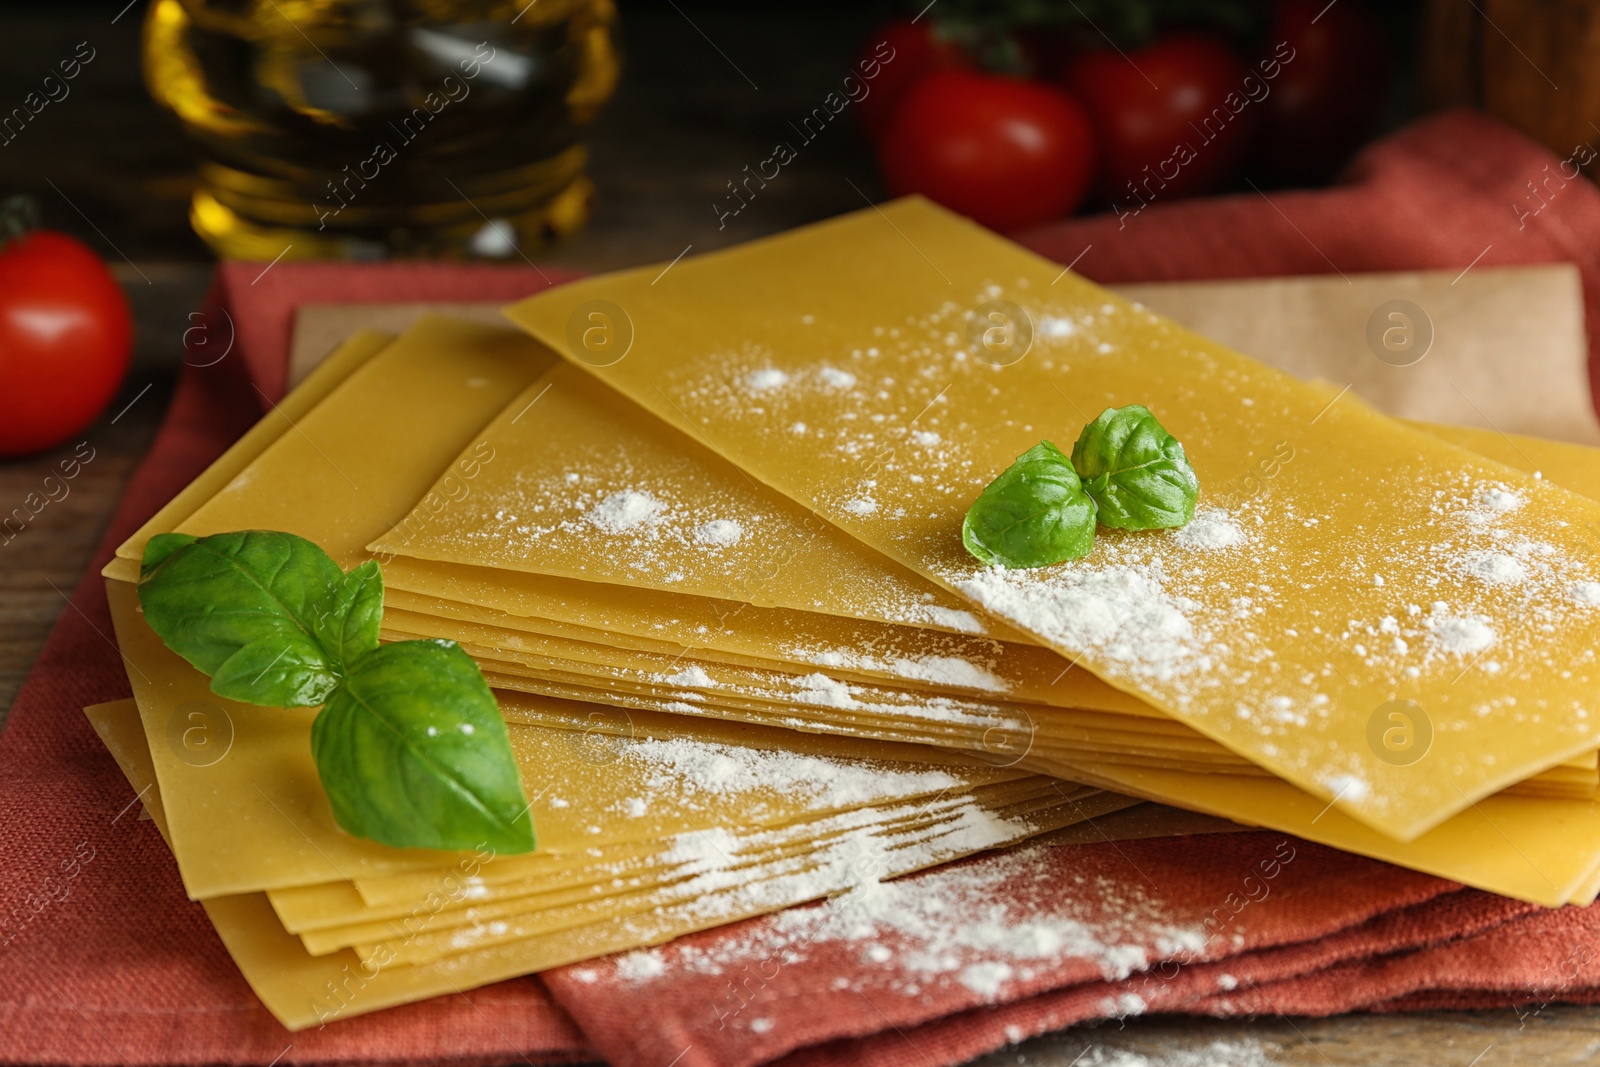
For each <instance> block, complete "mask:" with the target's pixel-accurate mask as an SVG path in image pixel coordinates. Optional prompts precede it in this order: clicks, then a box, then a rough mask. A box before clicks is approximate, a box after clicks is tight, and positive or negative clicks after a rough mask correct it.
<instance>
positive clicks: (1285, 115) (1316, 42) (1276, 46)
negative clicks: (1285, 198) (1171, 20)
mask: <svg viewBox="0 0 1600 1067" xmlns="http://www.w3.org/2000/svg"><path fill="white" fill-rule="evenodd" d="M1274 53H1276V54H1274ZM1291 57H1292V58H1291ZM1273 59H1277V60H1279V61H1280V70H1279V73H1278V76H1277V77H1276V78H1274V79H1273V81H1272V94H1271V95H1270V96H1268V97H1267V98H1266V99H1265V100H1263V101H1262V109H1261V132H1260V135H1259V138H1258V142H1257V162H1258V163H1259V164H1260V166H1261V168H1262V169H1263V170H1264V171H1266V172H1267V173H1268V174H1269V175H1271V176H1272V177H1274V178H1277V179H1280V180H1283V181H1289V182H1302V183H1310V182H1316V181H1319V180H1321V179H1324V178H1327V177H1329V176H1330V175H1332V174H1333V172H1334V171H1335V170H1337V169H1338V167H1339V165H1340V164H1341V163H1343V162H1344V161H1345V160H1346V159H1348V158H1349V157H1350V154H1351V153H1352V152H1354V151H1355V149H1356V148H1357V147H1359V146H1360V145H1361V143H1362V142H1363V141H1365V140H1366V139H1367V138H1368V137H1369V136H1370V135H1371V134H1372V131H1373V129H1374V128H1375V127H1376V125H1377V122H1378V118H1379V116H1380V115H1381V114H1382V112H1383V105H1384V103H1385V101H1386V99H1387V97H1388V89H1389V48H1388V45H1387V43H1386V42H1385V40H1384V35H1383V29H1382V27H1381V26H1379V25H1378V21H1377V19H1376V18H1374V17H1373V15H1372V13H1371V11H1369V10H1368V9H1367V8H1364V7H1362V6H1361V5H1360V4H1358V3H1357V2H1356V0H1345V2H1344V3H1340V4H1334V5H1333V6H1331V7H1329V6H1328V5H1327V3H1326V2H1325V0H1279V2H1278V3H1277V4H1276V5H1274V12H1273V26H1272V33H1271V35H1270V36H1269V37H1268V39H1267V56H1266V57H1265V58H1263V60H1262V62H1263V63H1269V62H1271V61H1272V60H1273ZM1266 69H1268V68H1266V67H1264V66H1263V67H1262V70H1263V71H1265V70H1266Z"/></svg>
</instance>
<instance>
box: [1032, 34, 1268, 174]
mask: <svg viewBox="0 0 1600 1067" xmlns="http://www.w3.org/2000/svg"><path fill="white" fill-rule="evenodd" d="M1247 73H1248V72H1247V71H1246V70H1245V67H1244V64H1243V63H1241V62H1240V61H1239V59H1238V57H1237V56H1235V55H1234V54H1233V52H1232V51H1231V50H1230V49H1229V48H1228V46H1227V45H1225V44H1223V43H1222V42H1220V41H1217V40H1215V39H1213V38H1210V37H1204V36H1199V35H1195V34H1179V35H1175V36H1172V37H1168V38H1165V39H1164V40H1160V41H1157V42H1156V43H1154V44H1152V45H1149V46H1148V47H1146V48H1141V49H1139V50H1138V51H1136V52H1131V53H1129V54H1128V55H1126V56H1124V55H1122V54H1121V53H1119V52H1114V51H1093V52H1084V53H1082V54H1080V55H1078V56H1076V57H1075V58H1074V59H1073V60H1072V61H1071V62H1069V63H1068V64H1067V68H1066V71H1065V73H1064V81H1065V82H1066V85H1067V87H1068V89H1070V90H1071V92H1072V93H1073V95H1075V96H1077V98H1078V99H1079V100H1082V101H1083V104H1084V107H1086V108H1087V109H1088V111H1089V117H1090V119H1091V120H1092V121H1093V122H1094V129H1095V133H1096V134H1097V135H1098V136H1099V140H1100V167H1099V173H1098V180H1097V184H1098V187H1099V191H1100V193H1101V195H1102V196H1105V197H1106V198H1107V199H1109V200H1112V201H1115V202H1119V203H1120V202H1123V201H1128V200H1129V199H1130V198H1133V197H1134V196H1136V195H1137V198H1138V199H1140V200H1148V199H1150V198H1152V197H1155V198H1160V199H1168V198H1172V197H1179V196H1193V195H1196V194H1198V193H1207V192H1210V191H1212V190H1213V189H1216V188H1218V187H1220V186H1221V185H1223V184H1224V183H1226V182H1227V181H1228V180H1229V179H1230V178H1232V177H1233V176H1234V174H1235V173H1236V171H1237V169H1238V167H1239V164H1240V163H1241V162H1242V160H1243V158H1244V155H1245V152H1246V151H1247V150H1248V148H1249V147H1250V140H1251V134H1252V133H1253V131H1254V127H1255V123H1256V121H1257V118H1258V113H1259V111H1260V105H1259V104H1258V103H1255V102H1254V101H1252V100H1251V99H1250V97H1249V95H1248V94H1249V92H1250V91H1254V92H1255V93H1256V95H1257V96H1259V95H1260V89H1259V88H1254V89H1253V90H1252V86H1251V85H1247V84H1246V82H1245V76H1246V74H1247ZM1259 83H1260V79H1259V77H1258V78H1257V79H1256V82H1255V83H1252V84H1253V85H1255V84H1259Z"/></svg>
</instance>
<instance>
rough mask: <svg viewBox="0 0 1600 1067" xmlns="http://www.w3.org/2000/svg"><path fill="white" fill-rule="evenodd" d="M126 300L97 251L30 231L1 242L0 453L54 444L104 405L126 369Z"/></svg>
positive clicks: (129, 337)
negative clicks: (4, 243)
mask: <svg viewBox="0 0 1600 1067" xmlns="http://www.w3.org/2000/svg"><path fill="white" fill-rule="evenodd" d="M132 348H133V321H132V319H131V318H130V316H129V314H128V300H127V298H126V297H125V296H123V295H122V290H121V289H120V288H119V287H118V286H117V283H116V280H115V279H114V278H112V277H111V272H110V271H108V270H107V269H106V265H105V264H104V263H103V262H101V260H100V257H99V256H97V255H95V254H94V253H93V252H92V251H90V250H89V248H88V246H86V245H84V244H83V243H82V242H81V241H78V240H75V239H74V238H71V237H68V236H67V235H66V234H63V233H52V232H50V231H48V230H34V231H31V232H29V233H25V234H23V235H22V236H20V237H16V238H14V239H12V240H11V241H10V242H8V243H7V244H6V245H5V246H4V248H3V249H0V455H4V456H19V455H24V454H26V453H29V452H38V451H40V450H41V449H45V448H49V447H50V446H52V445H58V444H60V443H61V442H62V441H65V440H66V439H67V438H69V437H71V436H72V435H73V434H75V433H77V432H78V431H79V430H81V429H83V428H84V427H85V426H87V425H89V424H90V423H91V422H93V421H94V420H95V417H96V416H98V415H99V414H100V412H102V411H104V410H105V407H106V405H107V404H108V403H110V402H111V398H112V397H113V396H115V395H116V392H117V387H118V386H120V385H121V384H122V376H123V375H124V374H126V373H127V370H128V356H129V353H130V352H131V350H132Z"/></svg>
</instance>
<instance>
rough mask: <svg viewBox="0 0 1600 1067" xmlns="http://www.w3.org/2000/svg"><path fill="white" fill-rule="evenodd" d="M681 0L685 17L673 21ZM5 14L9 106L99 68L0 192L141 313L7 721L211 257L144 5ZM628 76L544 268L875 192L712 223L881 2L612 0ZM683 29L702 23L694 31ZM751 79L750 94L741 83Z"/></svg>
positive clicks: (1471, 1020)
mask: <svg viewBox="0 0 1600 1067" xmlns="http://www.w3.org/2000/svg"><path fill="white" fill-rule="evenodd" d="M678 7H681V8H682V11H681V12H680V11H679V10H678ZM119 8H121V4H120V3H117V4H111V5H97V6H95V7H89V6H87V5H85V6H83V7H69V8H67V9H65V10H58V11H53V12H52V13H51V14H50V15H49V16H43V15H37V14H26V13H19V12H16V11H13V10H10V9H7V10H5V11H0V99H7V100H13V99H21V97H22V96H23V95H24V94H25V93H26V92H27V91H28V90H29V89H31V88H32V87H33V85H34V82H35V80H36V79H37V78H38V77H42V76H43V74H44V73H45V72H46V70H47V68H48V67H49V65H50V64H51V63H52V62H53V57H55V56H57V55H58V54H60V55H67V54H70V53H71V51H72V49H73V46H75V45H76V44H77V42H79V41H85V40H87V41H89V42H91V44H92V45H93V47H94V48H95V49H96V58H95V60H94V61H93V63H92V64H90V65H89V66H88V67H87V68H86V69H85V71H84V73H83V75H82V76H80V78H79V79H78V80H77V81H76V82H75V83H74V89H73V92H72V95H71V96H70V97H68V98H67V99H66V100H63V101H61V102H59V103H57V104H53V105H52V106H51V107H50V109H49V110H48V111H47V112H45V113H42V114H41V116H40V119H39V120H38V121H36V122H34V123H33V124H31V125H30V126H29V127H28V128H27V129H26V130H25V131H24V134H23V136H22V137H20V138H18V139H17V140H16V141H15V142H14V143H12V144H11V145H8V146H5V147H3V148H0V191H3V192H6V193H10V192H15V191H25V192H31V193H33V194H35V195H36V196H37V197H38V198H39V200H40V202H41V204H42V205H43V207H44V210H45V214H46V219H47V221H48V223H49V224H50V225H52V226H54V227H56V228H59V229H64V230H68V231H70V232H73V233H75V234H77V235H79V236H80V237H82V238H83V239H84V240H86V241H88V242H89V243H90V244H91V245H93V246H95V247H96V248H98V249H100V250H101V251H102V252H103V253H104V254H105V255H106V256H107V258H108V259H110V260H111V261H112V262H114V263H116V264H117V271H118V276H119V278H120V279H121V280H122V281H123V283H124V284H125V286H126V288H127V291H128V293H129V296H130V298H131V300H132V302H133V305H134V308H135V313H136V316H137V318H138V327H139V337H138V350H137V354H136V357H135V363H134V367H133V369H132V371H131V372H130V374H129V377H128V380H127V383H126V385H125V386H124V388H123V390H122V393H121V395H120V396H119V397H118V398H117V400H116V401H115V402H114V403H113V404H112V405H111V407H110V408H109V409H108V411H107V412H106V414H105V416H103V417H102V418H101V419H100V421H99V422H98V423H97V424H96V425H94V426H93V427H91V428H90V429H89V430H87V431H85V432H84V433H83V434H82V435H81V439H82V440H85V441H87V442H89V444H90V446H91V447H92V448H93V449H94V459H93V460H92V461H91V462H90V463H88V464H87V465H86V466H85V468H84V470H83V473H82V474H81V475H80V476H79V477H78V478H77V479H76V480H75V481H73V482H72V483H71V491H70V493H69V494H68V496H67V497H66V498H65V499H63V500H61V501H59V502H55V503H52V504H50V505H49V506H48V507H46V508H45V509H44V510H43V511H41V512H40V514H39V515H38V516H37V518H36V519H35V520H34V521H33V522H32V523H31V524H30V526H29V527H28V528H27V529H26V530H24V531H23V532H22V533H21V534H20V535H18V536H17V537H15V538H14V539H13V540H11V541H10V542H6V543H0V718H3V715H4V712H5V710H6V709H8V708H9V707H10V704H11V701H12V700H13V698H14V697H15V695H16V692H17V689H18V687H19V686H20V685H21V683H22V680H23V678H24V677H25V675H26V673H27V671H28V669H29V667H30V665H31V664H32V662H33V660H34V659H35V657H36V656H37V655H38V651H39V648H40V646H41V645H42V644H43V642H44V639H45V636H46V634H47V633H48V632H49V629H50V627H51V626H52V625H53V623H54V621H55V619H56V617H57V616H58V615H59V614H60V613H61V612H62V610H63V609H64V607H65V605H66V601H65V594H66V593H68V592H70V590H71V589H72V587H73V586H74V585H75V584H76V583H77V581H78V580H79V578H80V577H81V575H82V573H83V569H84V567H85V566H86V564H87V563H88V560H89V556H90V554H91V552H92V551H93V549H94V547H95V545H96V544H97V543H98V541H99V539H100V537H101V535H102V533H103V531H104V529H105V526H106V523H107V522H108V521H109V518H110V515H111V513H112V510H113V508H114V507H115V506H116V503H117V500H118V499H119V497H120V495H121V491H122V487H123V486H124V484H125V483H126V481H127V479H128V477H129V475H130V474H131V473H132V471H133V469H134V468H135V467H136V465H137V464H138V461H139V459H140V457H141V456H142V454H143V452H144V450H145V449H146V448H147V447H148V445H149V442H150V440H151V439H152V437H153V436H154V434H155V432H156V429H157V427H158V425H159V422H160V419H161V417H162V414H163V413H164V411H165V407H166V404H167V401H168V399H169V397H170V394H171V390H172V386H173V382H174V380H175V378H176V372H177V368H178V366H179V359H180V354H181V351H182V349H181V338H182V336H183V332H184V330H185V329H187V328H188V326H189V321H188V318H187V315H188V313H189V312H190V311H192V310H194V309H195V308H196V307H197V306H198V303H199V301H200V298H201V296H202V295H203V293H204V291H205V287H206V283H207V279H208V276H209V270H210V265H209V258H208V256H207V254H206V250H205V249H204V247H203V246H201V244H200V243H199V242H198V241H197V240H196V239H195V238H194V236H193V235H192V233H190V231H189V229H188V227H187V224H186V222H185V209H186V200H187V196H188V192H189V190H190V188H191V179H190V176H189V174H190V169H189V167H190V164H189V160H188V157H187V155H186V150H185V147H184V144H183V141H182V139H181V137H180V136H179V134H178V132H177V130H176V127H175V125H174V124H173V123H172V122H171V120H170V119H169V118H168V117H167V116H166V115H164V114H163V113H161V112H159V111H158V110H157V109H156V108H155V107H154V106H153V105H152V104H151V103H150V102H149V101H148V99H147V98H146V97H145V95H144V93H143V91H142V89H141V88H140V82H139V74H138V60H137V41H138V29H139V21H140V18H141V17H142V14H143V7H142V5H141V6H136V7H134V8H133V9H131V10H129V11H128V12H127V13H126V14H125V15H123V16H122V17H120V18H118V19H116V20H115V21H113V16H114V15H115V14H116V11H117V10H118V9H119ZM622 9H623V19H624V27H625V31H624V32H625V40H626V43H627V48H628V68H627V72H626V76H625V78H624V81H623V86H622V89H621V91H620V92H619V94H618V96H617V99H616V100H615V101H614V103H613V106H612V107H611V108H610V109H609V111H608V112H607V114H606V116H605V118H604V119H603V120H602V123H601V125H600V127H599V128H598V130H597V131H596V133H595V136H594V139H593V168H592V173H593V176H594V178H595V180H596V183H597V185H598V188H599V200H598V204H597V209H596V215H595V218H594V222H593V224H592V226H591V227H590V228H589V230H588V231H587V232H585V233H584V234H583V235H581V236H580V237H578V238H576V239H575V240H573V241H572V242H571V243H569V244H568V245H567V246H565V247H563V248H560V249H556V250H553V251H552V252H551V253H549V254H547V255H542V256H540V257H538V258H539V260H540V261H541V262H543V263H552V262H553V263H561V264H567V265H572V266H578V267H584V268H591V269H600V268H607V267H617V266H626V265H632V264H637V263H644V262H650V261H655V260H663V259H671V258H672V257H674V256H676V255H678V254H679V253H680V252H682V251H684V250H685V249H686V248H689V247H692V248H693V249H694V250H697V251H704V250H707V249H711V248H715V247H719V246H721V245H726V244H730V243H735V242H737V241H742V240H746V239H748V238H751V237H754V236H759V235H761V234H764V233H771V232H775V231H778V230H782V229H785V228H788V227H790V226H794V225H798V224H800V223H804V222H809V221H812V220H815V219H819V218H825V217H827V216H830V215H834V214H838V213H840V212H843V211H848V210H852V209H854V208H857V207H859V206H861V205H862V204H863V203H864V202H865V198H867V197H873V198H876V197H879V196H881V195H883V191H882V188H881V186H880V185H879V183H878V180H877V177H876V175H875V172H874V170H873V167H872V165H871V162H870V158H869V156H868V154H867V151H866V147H865V145H864V142H863V141H862V139H861V137H860V135H859V133H858V132H857V130H856V128H855V126H854V124H853V123H851V122H848V121H845V122H839V123H836V124H835V125H833V126H831V127H829V128H828V130H827V131H826V133H825V134H824V135H823V136H821V137H819V138H817V140H816V141H815V142H813V143H811V144H809V145H807V146H805V147H804V149H803V150H802V152H801V154H800V157H799V159H798V160H797V161H796V162H795V163H794V164H793V165H791V166H790V167H788V168H786V169H785V170H784V172H783V174H782V176H781V178H780V179H779V180H778V181H775V182H773V183H771V184H770V185H769V187H768V188H767V189H765V190H762V192H761V195H760V197H759V198H758V199H757V200H755V201H754V202H753V203H752V204H751V205H750V207H749V208H748V209H746V210H745V211H744V212H742V213H741V214H740V216H739V217H737V218H736V219H734V220H732V221H731V222H730V224H729V225H728V226H727V227H726V228H723V229H719V228H718V226H717V220H716V215H715V213H714V211H713V208H712V205H713V204H714V203H715V202H716V201H717V200H718V198H719V194H720V193H722V192H723V191H724V183H725V182H727V181H728V180H730V179H732V178H734V177H735V176H737V175H738V174H739V172H740V171H741V169H742V168H743V167H744V165H745V164H746V163H754V162H757V161H759V160H760V159H763V158H765V157H766V155H767V154H768V152H769V151H770V148H771V146H772V144H773V143H775V141H776V140H778V139H783V138H785V137H787V136H788V133H787V122H788V121H789V119H790V118H792V117H793V116H795V115H797V114H804V113H806V112H807V111H809V110H810V109H811V108H812V107H813V106H815V105H816V104H817V103H818V102H819V101H820V99H821V98H822V96H823V95H825V94H826V93H827V92H828V91H829V89H831V88H832V87H833V86H834V85H835V84H837V80H838V78H839V77H841V76H842V72H843V71H844V69H845V68H846V66H847V65H848V63H849V60H850V58H851V55H852V53H853V52H854V50H855V48H856V46H857V44H858V43H859V42H860V40H861V39H862V37H863V35H864V33H865V32H866V29H867V28H868V27H869V26H870V25H871V24H872V23H873V22H875V21H876V20H877V19H878V18H879V17H880V11H881V9H880V8H874V7H871V6H857V5H838V6H837V7H836V8H834V9H824V10H822V11H821V12H818V11H817V10H816V9H815V8H813V7H810V6H808V7H806V8H803V9H802V8H795V9H792V10H791V9H783V10H782V11H780V10H777V9H774V10H766V9H763V8H761V6H760V5H748V6H736V5H731V4H722V5H708V4H703V3H696V4H690V3H687V2H686V3H684V4H682V5H676V6H675V5H670V4H668V5H661V4H655V3H651V4H644V3H634V4H629V3H624V4H623V6H622ZM691 19H692V20H693V21H692V22H691ZM752 82H753V83H754V87H753V86H752V84H751V83H752ZM70 452H71V447H70V446H69V447H67V448H64V449H61V450H57V452H56V453H53V454H47V455H42V456H37V457H31V458H27V459H22V460H12V461H9V462H0V512H6V511H9V510H10V509H11V508H12V507H14V506H16V505H18V504H20V503H21V502H22V501H23V499H24V498H25V497H26V496H27V495H28V494H29V493H31V492H35V491H38V490H39V489H40V488H41V486H42V483H43V479H44V477H45V476H46V475H47V474H48V473H50V472H51V470H52V469H53V468H54V465H55V462H56V460H58V459H59V458H61V457H62V456H64V455H66V454H68V453H70ZM1597 1060H1600V1011H1595V1010H1591V1009H1580V1008H1564V1007H1555V1006H1551V1007H1547V1008H1545V1009H1544V1010H1542V1011H1540V1012H1537V1013H1535V1014H1531V1015H1530V1014H1529V1013H1528V1012H1527V1011H1526V1010H1524V1011H1523V1012H1521V1013H1519V1012H1518V1011H1517V1010H1515V1007H1514V1005H1513V1004H1512V1003H1511V1002H1510V1001H1509V1000H1508V1002H1507V1004H1506V1006H1505V1008H1504V1009H1502V1010H1497V1011H1480V1012H1461V1013H1452V1012H1434V1013H1423V1014H1409V1015H1389V1016H1368V1015H1357V1016H1345V1017H1340V1018H1335V1019H1300V1018H1295V1019H1291V1018H1283V1017H1277V1018H1267V1017H1263V1018H1259V1019H1255V1020H1195V1019H1184V1018H1156V1019H1149V1020H1141V1019H1130V1020H1128V1021H1127V1022H1126V1023H1125V1024H1123V1025H1118V1024H1107V1025H1103V1026H1098V1027H1077V1028H1074V1029H1072V1030H1068V1031H1065V1032H1063V1033H1061V1034H1058V1035H1053V1036H1051V1037H1047V1038H1042V1039H1038V1040H1035V1041H1031V1042H1027V1043H1024V1044H1022V1045H1020V1046H1017V1047H1015V1048H1013V1049H1010V1050H1007V1051H1005V1052H1002V1053H997V1054H995V1055H993V1056H990V1057H986V1058H985V1059H983V1060H981V1061H980V1062H981V1063H983V1064H985V1065H1001V1064H1007V1065H1009V1064H1019V1065H1021V1064H1029V1065H1041V1064H1044V1065H1053V1067H1069V1065H1071V1064H1074V1063H1076V1064H1078V1065H1079V1067H1112V1065H1114V1067H1137V1065H1142V1064H1153V1065H1162V1064H1164V1065H1169V1067H1190V1065H1194V1067H1199V1065H1211V1064H1219V1065H1230V1067H1234V1065H1236V1067H1262V1065H1267V1064H1297V1065H1298V1064H1306V1065H1312V1067H1315V1065H1338V1067H1344V1065H1347V1064H1348V1065H1352V1067H1354V1065H1372V1064H1396V1065H1402V1064H1403V1065H1406V1067H1411V1065H1418V1064H1427V1065H1438V1067H1469V1065H1470V1067H1504V1065H1511V1064H1552V1065H1557V1064H1560V1065H1565V1064H1590V1063H1594V1062H1596V1061H1597Z"/></svg>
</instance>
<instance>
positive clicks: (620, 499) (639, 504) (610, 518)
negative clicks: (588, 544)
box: [584, 489, 666, 533]
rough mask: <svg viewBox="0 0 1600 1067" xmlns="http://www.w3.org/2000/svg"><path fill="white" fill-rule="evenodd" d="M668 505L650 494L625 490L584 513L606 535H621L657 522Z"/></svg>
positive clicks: (613, 494)
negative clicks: (625, 531)
mask: <svg viewBox="0 0 1600 1067" xmlns="http://www.w3.org/2000/svg"><path fill="white" fill-rule="evenodd" d="M665 508H666V505H665V504H663V503H662V502H661V501H659V500H657V499H656V498H655V497H653V496H651V495H650V494H649V493H640V492H637V491H635V490H632V489H625V490H623V491H622V492H620V493H612V494H611V495H610V496H608V497H606V498H605V499H604V500H602V501H600V503H598V504H596V505H595V506H594V507H592V508H590V509H589V510H588V511H587V512H585V513H584V518H586V519H588V520H589V521H590V522H592V523H594V525H596V526H598V527H600V529H602V530H604V531H605V532H606V533H621V532H622V531H623V530H631V529H633V528H634V527H636V526H643V525H646V524H649V523H653V522H655V521H656V520H657V519H659V518H660V516H661V512H662V511H663V510H664V509H665Z"/></svg>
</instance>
